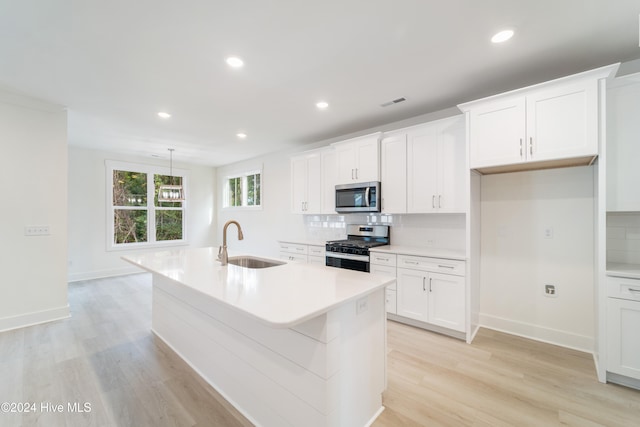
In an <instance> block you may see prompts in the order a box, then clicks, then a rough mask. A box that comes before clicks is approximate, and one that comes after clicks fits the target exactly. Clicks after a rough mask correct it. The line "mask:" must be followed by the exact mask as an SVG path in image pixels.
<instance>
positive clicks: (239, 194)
mask: <svg viewBox="0 0 640 427" xmlns="http://www.w3.org/2000/svg"><path fill="white" fill-rule="evenodd" d="M261 177H262V173H261V172H260V171H251V172H246V173H243V174H239V175H234V176H229V177H227V178H226V179H225V180H224V188H223V192H222V193H223V197H224V200H223V206H224V207H225V208H233V207H253V208H259V207H261V206H262V179H261Z"/></svg>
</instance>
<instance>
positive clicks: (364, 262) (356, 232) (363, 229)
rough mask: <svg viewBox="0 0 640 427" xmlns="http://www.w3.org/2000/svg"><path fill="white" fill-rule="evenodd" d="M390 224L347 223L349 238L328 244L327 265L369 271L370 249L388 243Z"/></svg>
mask: <svg viewBox="0 0 640 427" xmlns="http://www.w3.org/2000/svg"><path fill="white" fill-rule="evenodd" d="M389 242H390V240H389V226H388V225H355V224H349V225H347V239H346V240H333V241H329V242H327V244H326V247H325V249H326V265H328V266H330V267H338V268H347V269H349V270H358V271H366V272H369V249H370V248H373V247H376V246H383V245H388V244H389Z"/></svg>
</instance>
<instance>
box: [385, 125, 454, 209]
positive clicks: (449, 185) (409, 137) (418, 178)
mask: <svg viewBox="0 0 640 427" xmlns="http://www.w3.org/2000/svg"><path fill="white" fill-rule="evenodd" d="M380 150H381V152H382V158H381V175H382V189H381V193H382V212H383V213H390V214H391V213H433V212H440V213H458V212H465V209H466V203H465V195H466V190H465V177H466V155H465V127H464V118H463V116H461V115H460V116H456V117H451V118H448V119H444V120H438V121H435V122H431V123H426V124H424V125H419V126H414V127H411V128H407V129H403V130H400V131H395V132H392V133H387V134H385V136H384V138H383V139H382V142H381V148H380Z"/></svg>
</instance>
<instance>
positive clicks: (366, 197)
mask: <svg viewBox="0 0 640 427" xmlns="http://www.w3.org/2000/svg"><path fill="white" fill-rule="evenodd" d="M370 193H371V187H367V188H366V189H365V190H364V205H365V206H366V207H369V206H370V205H371V200H369V198H370Z"/></svg>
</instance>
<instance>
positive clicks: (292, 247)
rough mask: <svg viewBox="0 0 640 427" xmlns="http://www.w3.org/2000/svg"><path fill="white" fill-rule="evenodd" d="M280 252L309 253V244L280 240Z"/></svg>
mask: <svg viewBox="0 0 640 427" xmlns="http://www.w3.org/2000/svg"><path fill="white" fill-rule="evenodd" d="M280 252H290V253H292V254H297V255H307V245H299V244H297V243H288V242H280Z"/></svg>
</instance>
